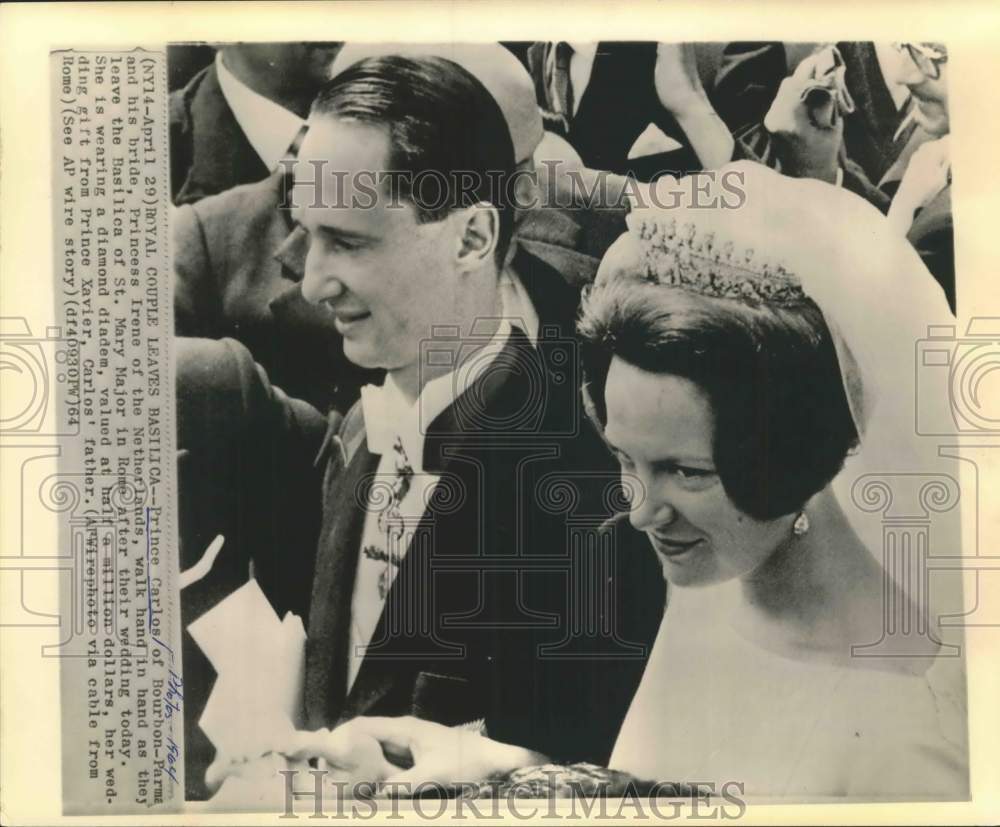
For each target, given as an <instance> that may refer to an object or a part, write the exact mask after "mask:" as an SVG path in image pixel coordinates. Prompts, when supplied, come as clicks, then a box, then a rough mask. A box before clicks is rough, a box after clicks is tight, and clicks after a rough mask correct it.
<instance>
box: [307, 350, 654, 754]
mask: <svg viewBox="0 0 1000 827" xmlns="http://www.w3.org/2000/svg"><path fill="white" fill-rule="evenodd" d="M558 353H562V354H563V356H564V357H568V356H569V354H568V351H567V343H566V342H565V341H562V342H553V343H552V344H550V345H544V344H543V346H542V347H541V348H540V349H539V351H535V350H534V349H533V348H532V347H531V345H530V344H529V343H528V342H527V340H526V338H524V336H523V335H522V334H520V332H519V331H516V333H515V336H514V337H513V338H512V340H511V341H510V343H509V344H508V347H507V348H506V349H505V351H504V352H503V353H502V354H501V355H500V357H499V358H498V360H497V362H496V363H494V367H492V368H491V369H490V370H489V371H488V372H487V376H486V377H485V378H484V379H481V380H480V381H479V382H478V383H477V385H476V386H474V387H473V388H471V389H470V390H469V391H468V392H467V393H466V394H464V395H463V396H462V397H461V398H460V399H459V400H458V401H457V402H456V404H455V405H453V406H452V407H450V408H449V409H448V410H446V411H445V412H444V413H443V414H442V415H441V416H440V417H438V418H437V419H436V420H435V421H434V422H433V423H431V425H430V426H429V429H428V434H427V437H426V443H425V450H424V466H425V468H426V469H427V470H428V471H430V472H432V473H437V474H440V475H441V482H440V483H439V486H440V487H441V488H443V489H445V490H447V491H449V492H450V496H449V497H441V498H434V501H433V502H432V503H431V504H430V506H429V508H428V511H427V513H426V514H425V516H424V518H423V520H422V521H421V524H420V526H419V527H418V528H417V529H416V530H415V533H414V539H413V541H412V542H411V544H410V546H409V551H408V553H407V554H406V556H405V558H404V560H403V562H402V564H401V566H400V568H399V571H398V573H397V576H396V579H395V581H394V584H393V586H392V588H391V589H390V591H389V593H388V595H387V597H386V605H385V609H384V612H383V614H382V617H381V619H380V621H379V623H378V626H377V628H376V630H375V633H374V635H373V638H372V640H373V642H377V644H376V645H375V646H374V648H369V650H368V652H367V654H366V656H365V658H364V660H363V662H362V664H361V667H360V670H359V672H358V675H357V678H356V680H355V682H354V684H353V686H352V687H351V690H350V692H348V693H346V694H345V681H346V674H347V672H346V669H347V658H348V640H349V628H350V611H351V609H350V602H351V600H350V599H351V594H352V589H353V585H354V574H355V570H356V566H357V560H358V546H359V543H360V536H361V531H362V528H363V524H364V518H365V512H364V509H363V507H362V505H361V503H363V502H364V501H365V500H364V496H363V494H364V492H365V490H366V485H368V484H370V481H371V475H372V473H373V472H374V470H375V468H376V466H377V464H378V457H377V456H373V455H372V454H370V453H369V452H368V450H367V444H366V442H365V441H364V436H363V426H361V427H360V429H358V426H355V427H354V428H352V427H351V425H350V423H351V420H352V418H356V417H358V416H359V415H360V414H359V413H357V412H352V413H350V414H348V417H347V420H346V422H347V424H346V425H345V427H344V429H343V433H344V434H345V436H344V438H343V440H342V444H343V445H344V446H345V451H344V452H343V453H341V452H340V444H336V443H332V442H331V443H329V445H330V453H331V457H330V460H329V464H328V466H327V475H326V480H325V483H324V520H323V528H322V531H321V539H320V548H319V556H318V558H317V563H316V575H315V580H314V582H313V597H312V605H311V609H310V616H309V627H308V628H309V633H308V644H307V660H306V714H307V722H308V726H310V727H317V726H333V725H335V724H337V723H338V722H341V721H344V720H346V719H349V718H352V717H354V716H357V715H364V714H371V715H400V714H407V713H411V714H419V715H422V716H424V717H428V718H432V719H434V720H438V721H440V722H442V723H446V724H459V723H464V722H468V721H472V720H479V719H483V720H485V724H486V728H487V731H488V733H489V734H490V735H491V736H492V737H494V738H497V739H499V740H501V741H504V742H508V743H516V744H520V745H523V746H527V747H530V748H533V749H536V750H539V751H541V752H543V753H545V754H548V755H550V756H559V757H560V759H561V760H575V761H579V760H587V761H594V762H598V763H600V762H602V761H606V760H607V758H608V756H609V755H610V750H611V747H612V746H613V743H614V738H615V736H616V734H617V730H618V728H619V726H620V724H621V721H622V720H623V717H624V714H625V712H626V711H627V707H628V703H629V701H630V699H631V696H632V694H633V693H634V690H635V687H636V686H637V682H638V680H639V678H640V677H641V673H642V669H643V667H644V660H645V657H644V654H645V652H646V650H647V648H648V647H649V646H650V645H651V643H652V640H653V638H654V637H655V633H656V629H657V626H658V620H659V618H660V616H661V613H662V609H663V591H664V588H663V581H662V578H661V577H659V576H658V573H657V569H656V564H655V561H654V560H653V559H652V555H651V554H650V553H649V552H648V549H647V551H646V552H645V553H642V552H640V553H627V552H623V551H622V552H620V551H617V550H608V551H607V557H602V556H601V555H602V552H600V551H598V548H599V543H600V541H599V537H600V536H602V535H600V534H599V531H598V527H599V525H600V524H602V523H603V522H604V521H605V520H606V519H607V518H609V517H610V516H611V515H612V513H613V512H612V511H611V510H610V508H609V505H608V503H607V502H606V501H605V500H604V499H603V498H602V494H604V493H605V491H606V490H607V489H609V488H613V487H614V486H615V484H616V480H617V472H616V471H615V469H613V468H612V467H611V465H610V463H609V462H608V460H607V458H606V455H605V456H600V455H598V454H597V453H596V452H595V451H594V450H593V449H594V447H595V446H596V447H599V443H598V441H597V440H596V439H595V438H594V436H591V435H588V434H586V433H585V431H586V429H587V428H588V427H589V425H587V424H586V423H579V424H578V425H575V426H574V427H571V428H569V429H568V430H566V431H565V432H564V433H562V434H560V433H557V431H559V430H562V429H563V428H564V426H565V425H566V424H569V420H568V419H567V420H566V421H565V422H560V421H559V420H560V418H561V416H560V415H565V413H566V407H565V405H566V401H567V400H568V398H569V393H567V392H566V391H567V389H572V387H573V386H574V385H576V382H575V381H574V380H573V379H571V378H570V376H569V373H571V370H572V369H571V368H569V365H570V364H571V362H572V359H571V357H569V361H567V358H553V357H555V355H556V354H558ZM550 358H551V360H552V361H551V363H548V364H546V363H547V362H548V360H549V359H550ZM567 368H569V369H567ZM546 377H547V378H546ZM539 380H541V384H539ZM569 401H570V403H571V404H572V403H573V402H574V400H569ZM539 402H541V403H542V404H541V405H539V404H538V403H539ZM549 406H551V407H549ZM578 408H579V406H578V405H577V409H578ZM500 422H505V423H508V424H507V425H506V426H498V424H497V423H500ZM546 431H549V433H546ZM359 441H360V444H358V443H359ZM353 445H357V447H356V449H353V450H352V446H353ZM569 489H572V490H573V491H574V494H573V495H570V496H567V495H566V491H568V490H569ZM576 521H579V524H577V522H576ZM574 536H578V537H579V538H580V539H579V540H578V541H576V542H574V541H573V539H572V538H573V537H574ZM584 538H590V542H591V543H593V545H592V546H588V544H587V541H586V539H584ZM599 560H600V561H602V563H599V562H598V561H599ZM602 565H606V566H607V568H606V569H605V568H603V567H602ZM602 572H603V573H602ZM588 576H589V579H588ZM588 586H589V588H588ZM594 589H597V590H599V591H601V592H602V594H603V598H604V599H603V600H602V601H595V598H594V596H593V595H594V591H593V590H594ZM576 613H582V615H583V616H585V617H590V618H592V619H593V621H594V622H595V623H598V624H599V623H600V622H611V618H612V617H613V618H614V624H613V625H614V628H615V634H616V635H617V638H616V639H612V638H611V637H610V636H609V637H606V638H603V639H602V638H600V637H596V636H595V637H586V636H585V633H583V631H582V630H578V631H579V632H580V633H579V634H577V635H576V636H574V634H573V632H572V629H573V624H574V618H576V617H578V615H577V614H576ZM577 622H578V621H577ZM594 628H595V629H599V628H600V626H599V625H598V626H595V627H594ZM591 634H593V632H591Z"/></svg>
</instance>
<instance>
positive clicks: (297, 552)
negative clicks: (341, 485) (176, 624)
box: [175, 338, 328, 799]
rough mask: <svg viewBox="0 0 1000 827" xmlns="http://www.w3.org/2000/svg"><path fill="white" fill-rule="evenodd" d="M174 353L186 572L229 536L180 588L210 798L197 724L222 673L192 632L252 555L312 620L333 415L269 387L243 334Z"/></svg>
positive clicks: (199, 773) (189, 728)
mask: <svg viewBox="0 0 1000 827" xmlns="http://www.w3.org/2000/svg"><path fill="white" fill-rule="evenodd" d="M175 355H176V371H177V373H176V383H177V390H178V395H177V445H178V448H179V451H178V459H177V473H178V524H179V527H180V569H181V570H182V571H183V570H185V569H188V568H190V567H191V566H193V565H194V564H195V563H196V562H197V561H198V560H199V559H200V558H201V556H202V554H203V553H204V552H205V549H206V548H207V547H208V545H209V543H211V542H212V540H213V539H214V538H215V536H216V535H218V534H221V535H222V536H223V537H224V538H225V545H224V546H223V548H222V551H221V552H220V553H219V556H218V557H217V558H216V561H215V565H214V566H213V567H212V570H211V572H210V573H209V575H208V576H207V577H205V578H204V579H202V580H200V581H198V582H197V583H195V584H193V585H191V586H189V587H188V588H186V589H185V590H184V591H182V592H181V622H182V627H183V629H184V632H183V647H182V650H183V664H184V732H185V741H184V743H185V746H184V756H185V790H186V794H187V797H188V798H190V799H203V798H205V796H206V794H207V791H206V789H205V783H204V782H205V770H206V769H207V768H208V765H209V763H211V760H212V756H213V753H214V750H213V748H212V745H211V743H210V742H209V740H208V738H207V736H206V735H205V734H204V732H202V730H201V729H200V728H199V727H198V720H199V719H200V718H201V714H202V712H203V711H204V708H205V702H206V701H207V700H208V694H209V691H210V690H211V688H212V684H213V683H214V681H215V673H214V671H213V670H212V668H211V666H210V664H209V663H208V660H207V659H206V658H205V656H204V655H203V654H202V652H201V650H200V649H199V648H198V647H197V646H196V645H195V643H194V641H193V639H192V638H191V636H190V634H188V632H187V628H188V625H189V624H190V623H192V622H193V621H194V620H196V619H197V618H198V617H200V616H201V615H202V614H203V613H204V612H206V611H208V610H209V609H211V608H212V607H213V606H215V604H216V603H218V602H219V601H220V600H221V599H222V598H224V597H225V596H226V595H228V594H229V593H230V592H232V591H233V590H234V589H236V588H239V586H241V585H242V584H243V583H245V582H246V581H247V578H248V577H249V576H250V561H251V560H252V561H254V567H255V571H256V573H257V575H258V580H259V582H260V583H261V586H262V588H263V589H264V592H265V594H267V595H268V597H269V598H270V599H271V601H272V603H274V604H275V605H276V606H279V605H284V606H286V607H287V608H289V609H291V610H292V611H295V612H296V613H297V614H299V615H301V616H302V617H306V613H307V612H308V606H309V599H308V598H309V595H308V586H306V587H305V588H303V586H302V584H303V583H306V584H308V583H309V582H311V580H312V565H313V556H314V552H315V548H316V537H317V535H318V532H319V522H320V515H321V506H322V501H321V498H320V491H321V488H320V486H321V482H322V469H320V468H317V467H315V466H314V459H315V457H316V456H317V454H318V453H319V450H320V447H321V445H322V443H323V437H324V435H325V433H326V429H327V427H328V422H327V419H326V417H324V416H322V415H321V414H320V413H319V412H318V411H316V410H315V409H314V408H312V406H310V405H308V404H306V403H304V402H299V401H296V400H291V399H288V398H287V397H285V396H284V394H283V393H282V392H281V391H279V390H277V389H275V388H273V387H271V385H270V383H269V382H268V381H267V378H266V376H265V375H264V374H263V372H262V371H261V370H260V368H259V367H258V366H257V365H255V364H254V361H253V358H252V357H251V356H250V354H249V353H248V352H247V350H246V348H244V347H243V346H242V345H240V344H239V343H237V342H234V341H232V340H222V341H213V340H208V339H184V338H178V339H176V340H175Z"/></svg>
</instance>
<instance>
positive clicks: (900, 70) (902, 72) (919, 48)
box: [894, 43, 950, 137]
mask: <svg viewBox="0 0 1000 827" xmlns="http://www.w3.org/2000/svg"><path fill="white" fill-rule="evenodd" d="M911 50H912V51H911ZM947 54H948V51H947V49H946V48H945V46H944V45H943V44H941V43H916V44H913V45H912V46H910V47H907V46H901V47H900V48H898V50H897V58H896V65H895V67H894V68H895V75H896V77H895V78H894V80H896V82H898V83H901V84H903V85H904V86H906V87H907V88H908V89H909V90H910V93H911V94H912V95H913V102H914V105H915V107H916V109H915V112H916V119H917V123H919V124H920V125H921V126H922V127H923V128H924V129H925V130H926V131H927V132H929V133H930V134H931V135H934V136H935V137H941V136H942V135H947V134H948V132H949V129H950V126H949V122H948V84H947V80H948V77H947V76H948V63H947ZM941 56H943V57H944V58H945V60H944V61H941V60H939V59H935V58H940V57H941Z"/></svg>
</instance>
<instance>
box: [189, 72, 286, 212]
mask: <svg viewBox="0 0 1000 827" xmlns="http://www.w3.org/2000/svg"><path fill="white" fill-rule="evenodd" d="M268 172H269V170H268V169H267V168H266V167H265V166H264V163H263V161H261V160H260V157H259V156H258V155H257V153H256V152H255V151H254V148H253V147H252V146H250V142H249V141H248V140H247V137H246V135H245V134H244V133H243V130H242V129H241V128H240V125H239V124H238V123H237V122H236V118H235V116H234V115H233V111H232V110H231V109H230V108H229V104H228V103H226V99H225V97H224V96H223V94H222V88H221V87H220V86H219V77H218V74H217V73H216V71H215V64H214V63H213V64H212V65H210V66H206V67H205V68H204V69H202V70H201V71H200V72H198V74H196V75H195V76H194V77H193V78H192V79H191V80H190V81H189V82H188V84H187V86H185V87H184V88H183V89H178V90H176V91H174V92H171V94H170V193H171V197H172V200H173V202H174V203H175V204H191V203H194V202H195V201H198V200H199V199H201V198H204V197H205V196H207V195H214V194H215V193H217V192H223V191H225V190H228V189H229V188H230V187H235V186H238V185H239V184H249V183H251V182H253V181H260V180H262V179H263V178H266V177H267V175H268Z"/></svg>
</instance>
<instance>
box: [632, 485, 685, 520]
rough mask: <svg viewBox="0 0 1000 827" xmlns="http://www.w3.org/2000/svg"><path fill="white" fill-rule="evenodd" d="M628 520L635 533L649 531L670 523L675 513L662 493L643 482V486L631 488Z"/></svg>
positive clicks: (675, 515)
mask: <svg viewBox="0 0 1000 827" xmlns="http://www.w3.org/2000/svg"><path fill="white" fill-rule="evenodd" d="M632 489H633V490H632V495H631V503H632V507H631V510H630V511H629V515H628V519H629V522H630V523H632V527H633V528H634V529H636V530H637V531H649V530H650V529H652V528H655V527H656V526H659V525H667V524H669V523H672V522H673V521H674V520H675V519H676V517H677V512H676V511H675V510H674V507H673V505H671V503H670V502H669V501H668V500H667V498H666V497H665V496H663V494H662V492H660V491H657V489H656V488H655V487H653V486H652V485H650V484H649V483H648V482H647V481H645V480H643V485H641V486H638V487H636V486H635V485H633V486H632Z"/></svg>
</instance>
